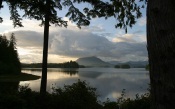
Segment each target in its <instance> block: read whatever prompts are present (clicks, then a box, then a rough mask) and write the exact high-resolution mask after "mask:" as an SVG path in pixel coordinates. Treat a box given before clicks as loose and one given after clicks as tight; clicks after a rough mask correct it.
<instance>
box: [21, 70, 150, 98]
mask: <svg viewBox="0 0 175 109" xmlns="http://www.w3.org/2000/svg"><path fill="white" fill-rule="evenodd" d="M22 72H25V73H29V74H34V75H39V76H41V69H25V70H22ZM78 79H80V80H82V81H84V80H85V81H86V82H87V83H88V84H89V85H90V86H92V87H95V88H97V93H98V95H100V96H99V100H101V101H105V100H106V99H107V98H109V99H110V100H111V101H113V100H116V99H117V98H118V97H120V95H121V92H122V90H123V89H126V91H125V92H126V97H131V98H134V97H135V95H136V94H144V93H146V92H148V90H147V89H148V88H149V73H148V71H146V70H145V69H144V68H131V69H115V68H79V69H60V68H51V69H48V78H47V91H48V92H51V91H52V90H51V88H52V87H53V86H56V87H63V86H64V85H71V84H72V83H75V82H77V81H78ZM40 81H41V79H38V80H34V81H21V82H20V85H29V87H30V88H31V89H32V90H35V91H39V88H40Z"/></svg>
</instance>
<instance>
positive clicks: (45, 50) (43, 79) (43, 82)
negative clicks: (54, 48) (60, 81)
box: [40, 0, 50, 94]
mask: <svg viewBox="0 0 175 109" xmlns="http://www.w3.org/2000/svg"><path fill="white" fill-rule="evenodd" d="M49 16H50V0H46V15H45V23H44V43H43V61H42V77H41V87H40V93H41V94H45V93H46V88H47V56H48V41H49Z"/></svg>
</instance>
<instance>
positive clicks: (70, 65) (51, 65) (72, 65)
mask: <svg viewBox="0 0 175 109" xmlns="http://www.w3.org/2000/svg"><path fill="white" fill-rule="evenodd" d="M47 66H48V68H82V67H84V66H82V65H79V64H78V63H77V62H75V61H70V62H64V63H48V65H47ZM21 67H22V68H41V67H42V63H31V64H25V63H22V64H21Z"/></svg>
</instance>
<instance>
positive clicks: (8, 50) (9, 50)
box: [0, 33, 21, 74]
mask: <svg viewBox="0 0 175 109" xmlns="http://www.w3.org/2000/svg"><path fill="white" fill-rule="evenodd" d="M20 72H21V64H20V60H19V57H18V52H17V48H16V39H15V36H14V33H12V34H11V36H10V39H9V40H8V39H7V37H6V36H5V35H0V74H4V73H5V74H6V73H20Z"/></svg>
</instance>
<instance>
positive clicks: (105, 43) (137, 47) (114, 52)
mask: <svg viewBox="0 0 175 109" xmlns="http://www.w3.org/2000/svg"><path fill="white" fill-rule="evenodd" d="M3 5H4V8H3V9H1V10H0V16H1V17H2V18H3V20H4V21H3V23H1V24H0V34H3V35H6V36H10V34H11V33H15V37H16V39H17V50H18V54H19V58H20V61H21V62H22V63H41V62H42V50H43V31H44V27H40V26H39V24H40V23H41V22H40V21H37V20H34V19H31V20H30V19H26V18H24V19H23V21H22V23H23V26H24V27H20V28H19V27H17V28H14V27H13V25H12V21H11V20H10V14H9V9H8V8H7V6H6V4H3ZM78 7H80V8H82V7H84V6H83V5H78ZM65 11H66V9H63V11H61V12H58V14H59V15H61V16H63V19H64V20H66V21H68V27H67V28H64V27H55V26H53V25H52V26H50V34H49V53H48V54H49V55H48V62H49V63H62V62H67V61H70V60H72V61H75V60H77V59H78V58H80V57H89V56H96V57H98V58H100V59H102V60H104V61H122V62H126V61H147V60H148V56H147V55H148V54H147V49H146V14H145V13H146V12H145V9H142V14H143V15H142V17H141V18H140V19H138V20H137V23H136V24H135V25H134V26H133V27H132V28H128V32H127V33H125V30H123V29H116V28H115V24H116V19H114V18H108V19H107V20H105V19H104V18H95V19H93V20H91V24H90V25H89V26H87V27H82V28H81V29H79V28H77V26H76V25H75V23H73V22H71V21H69V18H67V17H64V12H65ZM20 13H22V12H20Z"/></svg>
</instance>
